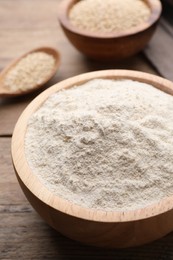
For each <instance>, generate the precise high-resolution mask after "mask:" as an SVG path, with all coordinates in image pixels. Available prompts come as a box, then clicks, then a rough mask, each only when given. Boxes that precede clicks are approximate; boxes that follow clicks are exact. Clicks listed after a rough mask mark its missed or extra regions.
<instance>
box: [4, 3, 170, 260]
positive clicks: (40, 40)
mask: <svg viewBox="0 0 173 260" xmlns="http://www.w3.org/2000/svg"><path fill="white" fill-rule="evenodd" d="M60 2H61V0H0V70H2V69H3V68H4V67H5V66H6V65H7V64H8V63H9V62H10V61H11V60H12V59H15V58H17V57H18V56H20V55H22V54H23V53H25V52H27V51H29V50H30V49H33V48H37V47H40V46H43V45H46V46H47V45H50V46H52V47H55V48H57V49H58V50H59V51H60V53H61V56H62V62H61V67H60V70H59V72H58V73H57V75H56V76H55V77H54V79H53V80H52V81H51V82H49V83H48V84H47V85H46V86H45V88H47V87H49V86H51V85H53V84H55V83H56V82H59V81H61V80H63V79H66V78H68V77H70V76H74V75H77V74H79V73H83V72H88V71H93V70H101V69H109V68H123V69H133V70H140V71H145V72H150V73H153V74H157V72H156V70H155V69H154V68H153V66H152V65H151V64H150V63H148V61H147V60H146V59H145V57H144V55H143V54H139V55H137V56H135V57H133V58H132V59H129V60H126V61H124V62H121V63H112V64H108V63H107V64H103V63H100V62H99V63H98V62H93V61H91V60H88V59H86V58H85V57H83V56H82V55H81V54H80V53H78V52H77V51H76V50H75V49H74V48H73V47H72V46H71V45H70V43H69V42H68V41H67V39H66V37H65V36H64V34H63V32H62V31H61V29H60V27H59V25H58V22H57V10H58V4H59V3H60ZM165 44H166V43H165ZM38 93H39V92H37V93H35V94H32V95H29V96H26V97H20V98H15V99H0V174H1V178H0V220H1V221H0V259H60V260H61V259H63V260H64V259H65V260H68V259H120V260H126V259H127V260H129V259H130V260H133V259H134V260H137V259H139V260H140V259H142V260H145V259H146V260H150V259H151V260H157V259H158V260H172V259H173V247H172V244H173V234H170V235H169V236H167V237H165V238H163V239H161V240H159V241H157V242H155V243H152V244H150V245H147V246H144V247H138V248H134V249H126V250H107V251H105V250H101V249H97V248H92V247H87V246H83V245H80V244H78V243H76V242H74V241H71V240H70V239H67V238H65V237H63V236H61V235H60V234H59V233H57V232H55V231H54V230H53V229H51V228H50V227H49V226H48V225H47V224H45V222H43V221H42V220H41V219H40V217H39V216H38V215H37V214H36V213H35V211H34V210H33V209H32V207H31V206H30V204H29V203H28V202H27V200H26V199H25V197H24V195H23V193H22V191H21V189H20V187H19V185H18V183H17V179H16V177H15V174H14V170H13V168H12V164H11V155H10V143H11V135H12V131H13V128H14V125H15V123H16V121H17V119H18V117H19V115H20V114H21V112H22V111H23V109H24V108H25V107H26V106H27V104H28V103H29V102H30V101H31V100H32V99H33V98H34V97H35V96H36V95H37V94H38Z"/></svg>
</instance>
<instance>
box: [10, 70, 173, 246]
mask: <svg viewBox="0 0 173 260" xmlns="http://www.w3.org/2000/svg"><path fill="white" fill-rule="evenodd" d="M95 78H102V79H115V80H116V79H132V80H136V81H139V82H144V83H148V84H151V85H153V86H154V87H156V88H158V89H160V90H162V91H165V92H167V93H169V94H171V95H173V83H171V82H170V81H168V80H166V79H163V78H160V77H157V76H154V75H150V74H147V73H142V72H135V71H126V70H108V71H98V72H91V73H86V74H82V75H79V76H76V77H73V78H70V79H67V80H65V81H62V82H60V83H58V84H56V85H54V86H53V87H51V88H49V89H47V90H45V91H44V92H42V93H41V94H40V95H39V96H37V97H36V98H35V99H34V100H33V101H32V102H31V103H30V104H29V106H28V107H27V108H26V109H25V110H24V112H23V113H22V115H21V116H20V118H19V120H18V122H17V124H16V126H15V129H14V133H13V137H12V159H13V164H14V169H15V171H16V175H17V178H18V181H19V183H20V185H21V187H22V189H23V192H24V193H25V195H26V197H27V198H28V200H29V201H30V203H31V204H32V206H33V207H34V208H35V210H36V211H37V212H38V213H39V214H40V216H41V217H42V218H43V219H44V220H45V221H46V222H47V223H48V224H49V225H50V226H52V227H53V228H55V229H56V230H57V231H59V232H60V233H62V234H64V235H65V236H67V237H69V238H72V239H74V240H78V241H80V242H82V243H86V244H90V245H95V246H102V247H109V248H115V247H117V248H122V247H131V246H137V245H142V244H145V243H148V242H151V241H153V240H156V239H158V238H161V237H163V236H164V235H166V234H168V233H169V232H170V231H172V230H173V221H172V219H173V196H170V197H166V198H165V199H163V200H161V201H159V202H158V203H156V204H153V205H150V206H148V207H145V208H142V209H138V210H134V211H124V212H117V211H112V212H106V211H104V210H103V211H99V210H93V209H88V208H83V207H80V206H77V205H75V204H73V203H70V202H69V201H66V200H64V199H62V198H60V197H58V196H56V195H54V194H53V193H51V192H50V191H49V190H48V189H47V188H46V187H45V186H44V185H43V184H42V183H41V182H40V181H39V179H38V178H37V177H36V175H35V174H34V172H32V171H31V169H30V168H29V166H28V163H27V160H26V157H25V149H24V140H25V133H26V129H27V123H28V120H29V118H30V116H31V115H32V114H33V113H34V112H35V111H36V110H37V109H38V108H39V107H40V106H41V105H42V103H43V102H45V101H46V99H47V98H48V97H49V96H50V95H51V94H53V93H55V92H57V91H59V90H61V89H67V88H71V87H73V86H74V85H81V84H83V83H84V82H87V81H89V80H92V79H95Z"/></svg>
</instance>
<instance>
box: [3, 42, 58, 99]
mask: <svg viewBox="0 0 173 260" xmlns="http://www.w3.org/2000/svg"><path fill="white" fill-rule="evenodd" d="M34 52H45V53H47V54H50V55H52V56H53V57H54V59H55V65H54V68H53V69H52V71H51V72H50V74H49V75H48V76H47V77H46V78H45V80H44V81H42V83H41V84H36V85H35V86H33V87H32V88H30V89H26V90H21V89H19V90H15V91H14V90H11V89H10V88H8V87H6V86H5V84H4V79H5V77H6V75H7V73H8V72H9V71H10V70H11V69H13V68H14V67H15V66H16V64H17V63H18V62H19V61H20V60H21V59H23V58H24V57H26V56H27V55H28V54H31V53H34ZM59 64H60V54H59V52H58V51H57V50H55V49H53V48H50V47H41V48H37V49H34V50H31V51H29V52H27V53H25V54H24V55H22V56H21V57H19V58H18V59H16V60H14V61H12V63H11V64H10V65H8V66H7V67H6V68H5V69H3V70H2V71H1V73H0V97H15V96H20V95H24V94H28V93H31V92H33V91H35V90H37V89H39V88H40V87H42V86H43V85H44V84H45V83H47V82H48V81H49V80H50V79H51V78H52V77H53V76H54V75H55V73H56V71H57V69H58V67H59Z"/></svg>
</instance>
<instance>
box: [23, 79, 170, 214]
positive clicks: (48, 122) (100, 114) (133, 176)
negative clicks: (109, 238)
mask: <svg viewBox="0 0 173 260" xmlns="http://www.w3.org/2000/svg"><path fill="white" fill-rule="evenodd" d="M172 136H173V97H172V96H171V95H168V94H166V93H164V92H162V91H160V90H158V89H156V88H154V87H152V86H150V85H148V84H144V83H140V82H137V81H131V80H117V81H113V80H103V79H95V80H91V81H89V82H87V83H85V84H83V85H82V86H80V87H73V88H71V89H68V90H62V91H59V92H57V93H55V94H53V95H51V96H50V97H49V98H48V99H47V101H46V102H45V103H44V104H43V105H42V106H41V107H40V108H39V109H38V110H37V111H36V112H35V113H34V114H33V115H32V116H31V118H30V120H29V122H28V128H27V132H26V137H25V153H26V158H27V161H28V164H29V166H30V168H31V169H32V171H33V173H34V174H35V175H36V176H38V178H39V179H40V181H41V182H42V183H44V184H45V186H46V187H47V188H48V189H49V190H50V191H52V192H53V193H54V194H56V195H58V196H60V197H62V198H64V199H66V200H68V201H70V202H73V203H75V204H78V205H80V206H83V207H87V208H93V209H99V210H102V209H104V210H107V211H111V210H117V211H124V210H134V209H138V208H142V207H144V206H147V205H150V204H152V203H155V202H158V201H159V200H160V199H162V198H164V197H166V196H167V195H172V194H173V160H172V158H173V138H172Z"/></svg>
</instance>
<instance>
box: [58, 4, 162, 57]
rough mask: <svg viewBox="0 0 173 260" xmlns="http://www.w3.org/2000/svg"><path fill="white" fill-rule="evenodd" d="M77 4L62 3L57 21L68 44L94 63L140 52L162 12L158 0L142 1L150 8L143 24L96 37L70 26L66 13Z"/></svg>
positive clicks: (95, 34) (94, 34) (96, 35)
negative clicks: (94, 61) (120, 31)
mask: <svg viewBox="0 0 173 260" xmlns="http://www.w3.org/2000/svg"><path fill="white" fill-rule="evenodd" d="M78 1H80V0H63V1H62V3H61V5H60V6H59V10H58V11H59V12H58V18H59V22H60V25H61V26H62V29H63V30H64V32H65V34H66V36H67V38H68V39H69V41H70V42H71V43H72V44H73V45H74V46H75V47H76V48H77V49H78V50H79V51H80V52H82V53H84V54H85V55H87V56H89V57H91V58H93V59H97V60H121V59H124V58H127V57H130V56H132V55H134V54H136V53H137V52H139V51H141V50H142V49H143V48H144V47H145V45H146V44H147V43H148V41H149V40H150V38H151V37H152V35H153V33H154V31H155V28H156V25H157V22H158V20H159V17H160V14H161V10H162V6H161V2H160V1H159V0H144V1H145V2H146V4H147V5H148V6H149V8H150V9H151V15H150V17H149V18H148V20H147V21H146V22H145V23H143V24H140V25H139V26H137V27H135V28H132V29H131V30H128V31H125V32H122V33H116V32H114V33H111V34H105V33H103V34H100V33H99V34H97V33H90V32H87V31H83V30H80V29H78V28H76V27H74V26H73V25H72V24H71V22H70V20H69V18H68V14H69V11H70V9H71V8H72V6H73V5H74V4H76V3H77V2H78ZM122 1H123V0H122Z"/></svg>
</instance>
